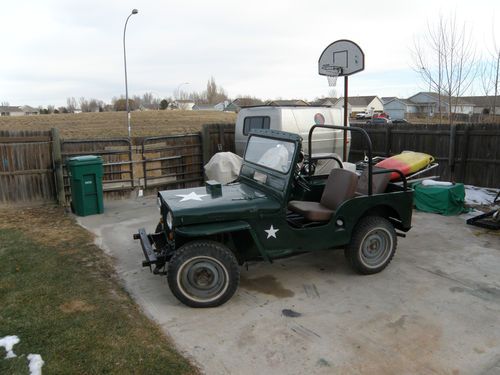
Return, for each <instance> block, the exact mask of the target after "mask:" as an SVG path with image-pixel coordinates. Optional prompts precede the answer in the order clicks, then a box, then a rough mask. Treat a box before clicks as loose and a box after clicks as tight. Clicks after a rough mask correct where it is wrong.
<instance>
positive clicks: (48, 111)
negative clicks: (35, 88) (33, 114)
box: [47, 104, 56, 114]
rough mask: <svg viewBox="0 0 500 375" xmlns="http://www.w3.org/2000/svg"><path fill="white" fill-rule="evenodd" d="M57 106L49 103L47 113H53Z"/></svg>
mask: <svg viewBox="0 0 500 375" xmlns="http://www.w3.org/2000/svg"><path fill="white" fill-rule="evenodd" d="M55 108H56V106H55V105H52V104H49V105H48V106H47V113H48V114H52V113H54V110H55Z"/></svg>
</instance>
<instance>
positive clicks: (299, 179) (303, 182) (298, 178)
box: [295, 171, 311, 192]
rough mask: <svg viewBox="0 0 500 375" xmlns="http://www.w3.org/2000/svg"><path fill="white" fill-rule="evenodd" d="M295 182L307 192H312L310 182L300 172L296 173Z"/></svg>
mask: <svg viewBox="0 0 500 375" xmlns="http://www.w3.org/2000/svg"><path fill="white" fill-rule="evenodd" d="M295 182H296V183H297V185H299V186H300V187H301V188H302V189H304V190H305V191H308V192H309V191H311V187H310V186H309V182H308V181H307V180H306V178H305V177H304V176H302V174H301V173H300V171H297V172H295Z"/></svg>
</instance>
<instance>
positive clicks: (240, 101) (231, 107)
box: [224, 98, 263, 112]
mask: <svg viewBox="0 0 500 375" xmlns="http://www.w3.org/2000/svg"><path fill="white" fill-rule="evenodd" d="M257 105H263V103H262V100H260V99H254V98H236V99H234V100H233V101H232V102H231V103H229V104H228V105H227V106H226V108H225V109H224V111H226V112H239V111H240V109H241V108H243V107H252V106H257Z"/></svg>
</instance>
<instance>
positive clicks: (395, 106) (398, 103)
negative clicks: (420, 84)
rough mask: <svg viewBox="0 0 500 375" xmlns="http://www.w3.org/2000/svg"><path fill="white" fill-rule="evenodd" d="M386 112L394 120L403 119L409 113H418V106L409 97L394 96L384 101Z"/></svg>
mask: <svg viewBox="0 0 500 375" xmlns="http://www.w3.org/2000/svg"><path fill="white" fill-rule="evenodd" d="M384 112H385V113H387V114H388V115H389V117H390V118H391V119H393V120H401V119H404V118H405V117H406V115H407V114H408V113H417V112H418V106H417V105H416V104H415V103H414V102H412V101H411V100H408V99H398V98H393V99H391V100H389V101H387V102H385V103H384Z"/></svg>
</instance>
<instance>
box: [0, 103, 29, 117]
mask: <svg viewBox="0 0 500 375" xmlns="http://www.w3.org/2000/svg"><path fill="white" fill-rule="evenodd" d="M0 116H24V111H23V110H22V109H21V108H20V107H15V106H10V105H4V106H0Z"/></svg>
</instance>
